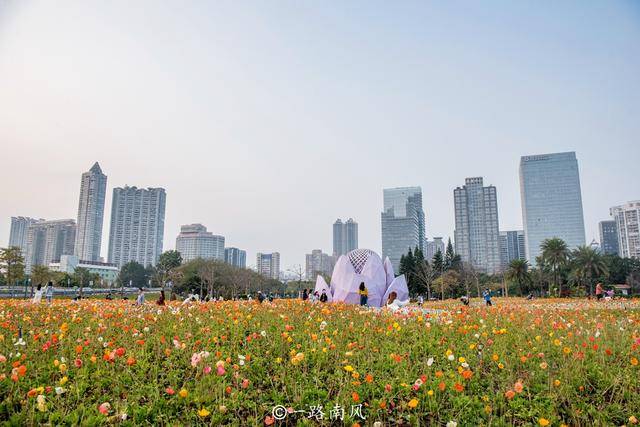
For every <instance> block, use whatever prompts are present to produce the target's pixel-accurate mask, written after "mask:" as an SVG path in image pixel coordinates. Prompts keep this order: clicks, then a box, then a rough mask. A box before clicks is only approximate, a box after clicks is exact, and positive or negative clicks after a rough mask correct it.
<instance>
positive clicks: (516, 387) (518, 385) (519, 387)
mask: <svg viewBox="0 0 640 427" xmlns="http://www.w3.org/2000/svg"><path fill="white" fill-rule="evenodd" d="M513 389H514V390H515V391H516V393H522V390H523V389H524V386H523V385H522V383H521V382H520V381H518V382H517V383H515V384H514V385H513Z"/></svg>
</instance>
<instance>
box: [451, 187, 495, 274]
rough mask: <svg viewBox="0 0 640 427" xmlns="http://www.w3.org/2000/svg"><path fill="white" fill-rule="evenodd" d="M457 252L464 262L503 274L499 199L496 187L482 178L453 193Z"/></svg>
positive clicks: (485, 270)
mask: <svg viewBox="0 0 640 427" xmlns="http://www.w3.org/2000/svg"><path fill="white" fill-rule="evenodd" d="M453 200H454V206H455V217H456V229H455V231H454V235H455V250H456V253H457V254H459V255H460V258H461V259H462V261H463V262H467V263H469V264H471V265H473V267H475V268H476V269H478V270H480V271H484V272H487V273H490V274H493V273H496V272H498V271H500V245H499V243H498V236H499V234H500V231H499V226H498V198H497V194H496V187H494V186H493V185H490V186H488V187H484V186H483V182H482V178H481V177H475V178H467V179H466V180H465V185H464V186H463V187H458V188H456V189H455V190H453Z"/></svg>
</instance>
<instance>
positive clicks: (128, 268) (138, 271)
mask: <svg viewBox="0 0 640 427" xmlns="http://www.w3.org/2000/svg"><path fill="white" fill-rule="evenodd" d="M147 280H148V278H147V274H146V270H145V268H144V267H143V266H142V265H141V264H139V263H137V262H135V261H129V262H128V263H126V264H125V265H123V266H122V268H121V269H120V274H119V275H118V282H119V283H120V285H121V286H130V285H131V286H134V287H144V286H146V285H147Z"/></svg>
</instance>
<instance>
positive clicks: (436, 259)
mask: <svg viewBox="0 0 640 427" xmlns="http://www.w3.org/2000/svg"><path fill="white" fill-rule="evenodd" d="M431 265H432V266H433V269H434V270H435V272H436V274H437V275H441V274H442V273H443V272H444V259H443V258H442V252H440V250H438V251H437V252H436V253H435V255H434V256H433V260H432V261H431Z"/></svg>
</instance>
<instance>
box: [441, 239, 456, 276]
mask: <svg viewBox="0 0 640 427" xmlns="http://www.w3.org/2000/svg"><path fill="white" fill-rule="evenodd" d="M455 256H456V253H455V251H454V250H453V244H451V238H449V239H448V240H447V249H445V252H444V269H445V270H449V269H451V268H453V261H454V258H455Z"/></svg>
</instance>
